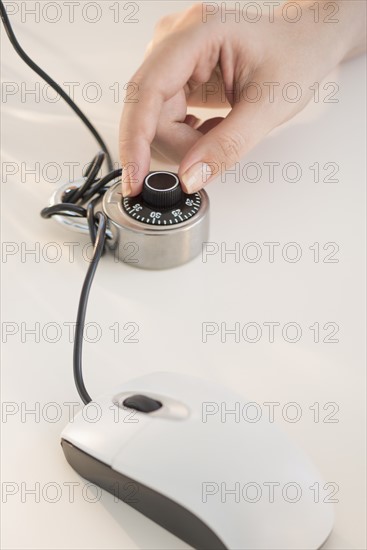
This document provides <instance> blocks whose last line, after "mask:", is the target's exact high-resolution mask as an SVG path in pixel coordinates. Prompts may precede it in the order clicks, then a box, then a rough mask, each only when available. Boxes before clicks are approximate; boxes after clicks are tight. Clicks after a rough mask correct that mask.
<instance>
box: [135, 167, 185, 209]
mask: <svg viewBox="0 0 367 550" xmlns="http://www.w3.org/2000/svg"><path fill="white" fill-rule="evenodd" d="M182 197H183V192H182V189H181V185H180V182H179V179H178V177H177V176H176V174H173V173H172V172H151V173H150V174H148V175H147V176H146V178H145V180H144V183H143V192H142V198H143V201H144V202H145V203H146V204H149V205H150V206H154V207H155V208H170V207H171V206H174V205H175V204H177V203H179V202H180V201H181V199H182Z"/></svg>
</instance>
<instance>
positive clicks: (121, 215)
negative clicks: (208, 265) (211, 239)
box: [50, 178, 209, 269]
mask: <svg viewBox="0 0 367 550" xmlns="http://www.w3.org/2000/svg"><path fill="white" fill-rule="evenodd" d="M84 181H85V179H84V178H81V179H80V180H78V181H76V182H74V183H73V184H67V185H64V186H63V187H61V188H59V189H58V190H57V191H56V192H55V193H54V194H53V196H52V197H51V200H50V204H51V205H53V204H58V203H60V202H62V198H63V196H64V193H65V191H66V190H67V189H68V188H75V187H80V186H81V185H83V183H84ZM199 194H200V199H201V203H200V208H199V210H198V212H197V213H196V214H195V215H194V216H192V217H191V218H189V219H187V220H185V221H183V222H181V223H178V224H177V225H174V226H168V225H166V226H163V225H161V226H159V225H154V226H153V225H147V224H144V223H142V222H139V221H138V220H135V219H134V218H132V217H131V216H129V215H128V214H127V212H126V211H125V209H124V207H123V204H122V193H121V183H120V181H118V182H117V183H115V184H114V185H112V186H111V187H110V188H109V189H108V190H107V191H106V193H105V194H104V196H103V197H102V199H101V201H100V202H98V203H97V204H96V207H95V211H96V212H98V211H101V212H104V213H105V214H106V216H107V219H108V229H107V239H106V246H107V248H108V249H110V251H111V252H112V253H113V254H114V256H115V258H117V259H118V260H119V261H121V262H124V263H127V264H128V265H132V266H133V267H139V268H142V269H167V268H171V267H177V266H179V265H182V264H184V263H186V262H188V261H190V260H192V259H193V258H195V257H196V256H198V255H199V254H201V252H202V248H203V243H204V242H206V241H207V240H208V234H209V198H208V195H207V193H206V192H205V191H204V190H202V191H199ZM53 219H55V220H56V221H58V222H59V223H61V224H63V225H65V226H67V227H68V228H70V229H73V230H76V231H78V232H81V233H88V224H87V221H86V219H85V218H80V217H77V216H64V215H62V214H60V215H57V216H54V218H53Z"/></svg>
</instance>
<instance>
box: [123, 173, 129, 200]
mask: <svg viewBox="0 0 367 550" xmlns="http://www.w3.org/2000/svg"><path fill="white" fill-rule="evenodd" d="M130 195H131V185H130V181H129V179H128V176H127V174H125V177H124V172H122V196H123V197H129V196H130Z"/></svg>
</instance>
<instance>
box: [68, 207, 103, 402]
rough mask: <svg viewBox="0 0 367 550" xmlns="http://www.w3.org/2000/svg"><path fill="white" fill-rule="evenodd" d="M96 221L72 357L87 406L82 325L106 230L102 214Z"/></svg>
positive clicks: (88, 397) (76, 383)
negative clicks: (83, 369) (95, 231)
mask: <svg viewBox="0 0 367 550" xmlns="http://www.w3.org/2000/svg"><path fill="white" fill-rule="evenodd" d="M96 219H97V223H98V229H97V235H96V242H95V245H94V249H93V258H92V261H91V263H90V265H89V268H88V271H87V274H86V276H85V279H84V283H83V288H82V291H81V294H80V299H79V306H78V314H77V318H76V328H75V340H74V355H73V364H74V381H75V385H76V388H77V390H78V393H79V395H80V398H81V399H82V401H83V403H84V404H85V405H87V404H88V403H90V401H92V398H91V397H90V395H89V393H88V392H87V389H86V387H85V385H84V380H83V372H82V351H83V333H84V324H85V315H86V311H87V305H88V297H89V291H90V288H91V286H92V282H93V278H94V275H95V272H96V269H97V266H98V263H99V260H100V259H101V256H102V253H103V249H104V243H105V240H106V228H107V218H106V215H105V214H103V213H102V212H97V214H96Z"/></svg>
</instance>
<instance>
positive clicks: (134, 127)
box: [119, 33, 200, 196]
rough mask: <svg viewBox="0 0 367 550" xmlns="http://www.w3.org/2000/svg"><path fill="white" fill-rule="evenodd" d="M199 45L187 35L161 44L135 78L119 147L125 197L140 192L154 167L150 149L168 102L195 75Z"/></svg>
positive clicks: (125, 108) (123, 114)
mask: <svg viewBox="0 0 367 550" xmlns="http://www.w3.org/2000/svg"><path fill="white" fill-rule="evenodd" d="M197 42H198V41H197V40H192V37H191V36H190V39H189V40H188V37H187V35H186V33H177V34H173V35H171V36H169V37H167V39H165V40H163V41H162V42H160V43H159V44H158V45H157V46H156V47H155V48H154V50H152V52H151V53H150V54H149V55H148V57H146V59H145V60H144V62H143V63H142V65H141V66H140V68H139V69H138V70H137V72H136V73H135V74H134V76H133V77H132V80H131V82H133V83H134V85H135V86H136V89H137V91H136V93H135V94H134V100H132V101H131V102H126V103H125V104H124V109H123V112H122V116H121V121H120V132H119V146H120V159H121V163H122V166H123V167H125V170H123V176H122V185H123V195H124V196H128V195H136V194H137V193H139V192H140V190H141V187H142V182H143V179H144V177H145V176H146V174H147V173H148V171H149V167H150V145H151V143H152V141H153V139H154V136H155V134H156V130H157V125H158V120H159V115H160V112H161V108H162V105H163V103H164V101H166V100H168V99H170V98H171V97H173V96H174V95H175V94H176V93H177V92H178V91H179V90H180V89H182V88H183V87H184V85H185V84H186V82H187V81H188V80H189V79H190V77H191V76H192V75H193V73H194V70H195V66H196V65H197V62H198V56H199V54H200V51H199V50H200V48H199V47H198V43H197Z"/></svg>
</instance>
